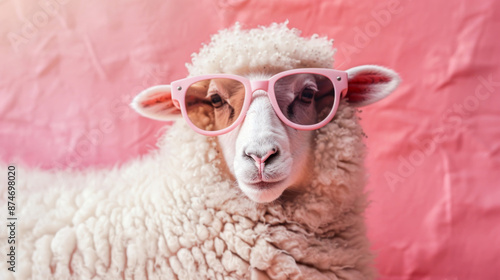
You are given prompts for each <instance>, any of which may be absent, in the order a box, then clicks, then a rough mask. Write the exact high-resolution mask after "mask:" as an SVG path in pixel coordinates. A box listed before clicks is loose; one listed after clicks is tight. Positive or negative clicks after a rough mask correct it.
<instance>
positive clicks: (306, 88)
mask: <svg viewBox="0 0 500 280" xmlns="http://www.w3.org/2000/svg"><path fill="white" fill-rule="evenodd" d="M274 92H275V95H276V100H277V102H278V105H279V107H280V110H281V112H282V113H283V115H285V117H286V118H287V119H288V120H290V121H291V122H293V123H295V124H299V125H314V124H317V123H320V122H321V121H323V120H324V119H325V118H326V117H327V116H328V114H329V113H330V112H331V111H332V110H333V106H334V101H335V89H334V87H333V84H332V81H331V80H330V79H329V78H327V77H325V76H323V75H319V74H307V73H300V74H292V75H288V76H285V77H282V78H280V79H278V80H277V81H276V83H275V84H274Z"/></svg>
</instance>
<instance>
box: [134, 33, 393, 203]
mask: <svg viewBox="0 0 500 280" xmlns="http://www.w3.org/2000/svg"><path fill="white" fill-rule="evenodd" d="M333 54H334V50H333V49H332V41H331V40H327V39H326V38H319V37H317V36H313V37H311V38H303V37H300V36H299V32H298V31H297V30H295V29H289V28H288V27H287V26H286V23H285V24H273V25H271V26H270V27H267V28H259V29H251V30H241V29H240V28H239V26H238V25H237V26H235V27H234V28H232V29H228V30H223V31H221V32H219V34H217V35H215V36H213V37H212V42H211V43H210V44H209V45H206V46H204V47H203V48H202V49H201V51H200V53H199V54H195V55H193V61H192V64H190V65H188V69H189V71H190V76H192V77H194V76H198V75H207V74H218V73H223V74H236V75H240V76H242V77H244V78H243V79H245V78H246V80H247V81H248V83H247V85H246V86H244V85H243V83H239V82H237V81H236V82H235V81H234V80H226V79H224V78H219V79H210V80H208V79H207V80H203V81H199V82H196V84H192V85H188V87H189V89H187V90H186V92H185V100H183V102H184V104H186V106H185V108H186V110H185V112H184V115H185V118H187V119H189V120H190V122H191V123H192V124H193V126H194V127H195V128H196V127H197V128H199V129H204V130H219V129H221V128H226V127H228V126H229V125H231V124H233V123H234V128H233V129H232V130H230V131H228V132H227V133H224V134H222V135H218V136H217V137H218V141H219V144H220V147H221V150H222V153H223V155H224V159H225V162H226V164H227V166H228V168H229V170H230V171H231V173H232V175H233V176H234V177H235V179H236V181H237V183H238V186H239V188H240V189H241V190H242V191H243V193H245V194H246V195H247V196H248V197H249V198H250V199H252V200H254V201H256V202H271V201H274V200H275V199H277V198H278V197H280V196H281V195H282V193H283V192H284V191H285V190H286V189H292V188H295V189H300V186H302V185H304V183H305V182H306V181H307V180H310V177H309V176H311V175H312V172H311V171H310V168H308V167H310V166H312V163H313V158H312V156H311V155H312V149H314V141H313V137H314V131H312V130H300V129H297V128H296V127H295V128H294V127H292V126H290V125H287V124H285V123H284V121H283V118H286V119H288V120H289V121H291V122H293V123H297V124H303V125H309V124H314V123H318V122H320V121H321V120H323V119H325V116H326V115H327V114H328V110H326V111H327V112H326V114H325V112H324V111H325V110H324V109H325V108H328V109H329V108H331V107H332V104H333V99H332V98H329V97H325V96H326V95H325V94H324V92H325V90H324V88H325V87H326V88H328V86H325V81H324V80H322V76H321V75H316V74H311V73H302V74H299V73H298V74H294V75H290V76H283V77H282V78H280V79H278V80H276V81H275V83H274V87H273V89H274V93H275V94H274V96H275V101H276V102H273V99H272V98H271V97H270V95H269V93H268V92H266V89H267V88H268V87H267V85H268V79H269V78H270V77H272V76H273V75H276V74H277V73H280V72H282V71H285V70H290V69H296V68H329V67H331V65H332V64H333ZM346 77H347V79H348V89H347V92H342V93H335V94H338V95H340V94H342V96H343V97H342V98H345V99H346V100H347V104H348V105H347V106H364V105H368V104H371V103H373V102H375V101H378V100H380V99H382V98H384V97H385V96H387V95H388V94H389V93H391V92H392V91H393V90H394V89H395V88H396V87H397V85H398V83H399V77H398V75H397V74H396V73H394V72H393V71H391V70H389V69H386V68H383V67H380V66H372V65H369V66H360V67H355V68H352V69H349V70H347V76H346ZM339 79H340V77H339ZM181 88H182V86H180V85H179V86H176V87H175V88H174V90H177V89H178V90H180V89H181ZM245 88H247V91H248V92H246V95H248V97H247V98H248V100H249V101H248V102H244V99H245ZM229 89H230V90H229ZM171 91H172V90H171V87H170V86H167V85H165V86H156V87H153V88H150V89H147V90H145V91H143V92H142V93H140V94H139V95H138V96H137V97H136V98H135V99H134V101H133V102H132V106H133V107H134V108H135V109H136V110H137V111H138V112H139V113H140V114H142V115H144V116H146V117H149V118H153V119H158V120H173V119H178V118H179V116H180V115H181V111H180V110H179V107H181V106H179V101H178V100H175V99H172V92H171ZM183 98H184V97H183ZM273 103H274V105H273ZM192 104H195V105H192ZM342 106H344V105H342ZM277 111H280V112H281V118H280V117H279V115H280V114H278V112H277ZM241 112H243V113H241ZM200 113H202V114H203V117H200V115H199V114H200ZM240 115H242V117H241V119H239V121H237V120H238V116H240ZM207 120H209V121H208V126H207V127H205V126H206V125H207Z"/></svg>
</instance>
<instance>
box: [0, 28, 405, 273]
mask: <svg viewBox="0 0 500 280" xmlns="http://www.w3.org/2000/svg"><path fill="white" fill-rule="evenodd" d="M299 33H300V32H299V31H298V30H296V29H289V28H288V27H287V24H286V23H284V24H273V25H271V26H269V27H262V28H257V29H251V30H242V29H241V28H240V26H239V25H236V26H235V27H233V28H231V29H228V30H223V31H220V32H219V33H218V34H217V35H215V36H213V37H212V41H211V42H210V44H208V45H206V46H204V47H203V48H202V49H201V50H200V52H199V53H198V54H195V55H194V56H193V60H192V63H191V64H189V65H187V66H188V70H189V73H190V77H194V76H197V75H202V74H214V73H226V74H229V73H230V74H237V75H241V76H244V77H246V78H249V79H250V81H252V82H254V81H260V82H255V83H254V85H257V84H262V83H263V82H261V81H263V80H266V79H268V78H269V77H270V76H272V75H274V74H276V73H279V72H281V71H284V70H290V69H296V68H311V67H316V68H330V67H331V66H332V65H333V54H334V51H333V49H332V41H331V40H328V39H326V38H320V37H318V36H312V37H311V38H303V37H300V36H299ZM347 73H348V80H349V88H348V91H347V93H346V95H345V96H344V97H343V98H342V99H341V100H340V104H338V109H337V112H336V114H335V117H334V118H333V120H332V121H330V122H329V123H328V124H326V125H325V126H323V127H322V128H320V129H317V130H298V129H294V128H291V127H290V126H288V125H285V124H284V123H283V122H282V120H281V119H280V118H278V116H277V113H276V112H275V108H273V106H272V105H271V102H270V99H269V96H268V95H267V94H266V92H265V91H263V90H256V91H255V92H253V93H251V94H252V95H251V104H249V107H248V111H247V113H246V115H245V116H244V120H243V121H242V123H241V124H239V125H238V126H237V127H236V128H235V129H233V130H232V131H230V132H228V133H226V134H223V135H220V136H218V137H207V136H204V135H201V134H198V133H196V132H194V131H193V130H192V129H190V128H189V127H188V126H187V125H186V123H185V122H184V121H177V122H176V123H175V124H174V125H173V126H172V127H171V128H170V129H169V130H168V132H167V133H166V134H165V135H164V136H163V137H162V138H161V139H160V141H159V144H158V146H159V149H158V150H157V151H154V152H152V153H150V154H148V155H146V156H143V157H142V158H139V159H135V160H132V161H131V162H129V163H127V164H124V165H123V166H121V167H118V168H114V169H111V170H87V171H84V172H77V171H55V172H48V171H39V170H27V169H22V168H20V167H19V169H20V170H19V174H22V176H19V182H18V183H17V190H18V193H19V195H18V196H17V204H18V205H19V210H18V213H17V215H18V217H19V218H18V221H16V222H17V224H16V230H17V243H16V244H15V246H16V256H17V262H16V263H15V271H16V272H11V271H9V270H8V269H7V268H8V267H11V266H12V264H9V263H8V262H7V261H8V259H4V261H2V262H1V264H0V278H1V279H372V278H373V277H374V269H373V267H372V254H371V253H370V250H369V243H368V240H367V238H366V236H365V225H364V218H363V213H364V209H365V207H366V204H367V200H366V197H365V194H364V185H365V176H366V175H365V171H364V168H363V158H364V150H365V148H364V144H363V141H362V140H363V135H364V134H363V132H362V129H361V128H360V126H359V124H358V117H357V115H356V111H357V109H356V107H357V106H361V105H367V104H370V103H373V102H375V101H377V100H379V99H382V98H384V97H385V96H387V95H388V94H389V93H390V92H392V91H393V90H394V89H395V88H396V87H397V84H398V82H399V77H398V76H397V74H395V73H394V72H393V71H391V70H388V69H386V68H383V67H379V66H362V67H356V68H353V69H350V70H348V71H347ZM345 77H347V76H345ZM340 79H341V78H340ZM318 83H319V82H318V81H317V80H315V79H313V78H312V77H311V76H310V75H307V74H306V75H301V76H295V77H294V78H293V79H291V80H290V81H287V82H285V83H283V85H277V86H276V88H275V92H276V95H278V94H279V95H280V96H281V97H277V98H282V99H283V100H285V101H283V102H282V104H284V103H286V102H288V103H287V105H286V106H288V107H290V106H292V105H290V104H291V102H292V100H293V99H294V98H298V97H296V96H295V97H294V96H288V97H284V96H285V95H286V94H287V92H288V94H290V92H297V91H296V90H295V91H294V88H298V87H304V88H305V86H304V85H306V84H307V85H310V86H309V87H308V90H313V91H314V86H317V85H318ZM206 86H207V88H211V89H214V88H216V89H217V90H219V91H214V92H219V93H220V88H218V87H220V84H219V86H218V85H217V84H216V83H212V84H211V85H210V84H208V85H206ZM314 92H315V94H319V93H318V90H316V91H314ZM206 93H207V92H206V91H205V92H204V94H206ZM171 94H172V93H171V88H170V87H169V86H158V87H154V88H152V89H148V90H145V91H144V92H142V93H141V94H140V95H138V96H137V97H136V98H135V99H134V102H133V107H134V108H135V109H136V110H137V111H138V112H139V113H141V114H143V115H145V116H148V117H151V118H155V119H160V120H170V119H178V118H179V116H180V112H179V110H178V109H177V108H176V106H175V105H178V104H175V102H176V101H175V100H172V95H171ZM196 94H197V93H193V98H199V96H196ZM221 94H222V93H221ZM301 94H302V96H301V97H300V98H303V99H305V100H306V103H312V102H313V101H311V94H312V93H311V92H305V93H301ZM337 94H339V93H337ZM202 98H205V99H203V100H205V101H206V100H207V99H206V96H202ZM210 98H211V99H210V100H209V101H207V102H211V104H212V105H213V104H216V105H215V106H216V107H217V106H222V105H220V104H222V103H220V102H233V103H231V106H233V104H234V101H228V100H225V99H223V98H219V97H217V96H215V97H214V95H213V94H212V95H211V96H210ZM241 98H243V97H241ZM241 98H240V99H241ZM192 100H195V99H192ZM287 100H288V101H287ZM205 101H203V102H205ZM186 102H188V101H186ZM203 102H198V103H196V104H198V105H200V108H201V107H203V106H205V105H204V104H205V103H206V102H205V103H203ZM314 102H317V103H319V101H314ZM217 104H218V105H217ZM288 107H287V108H288ZM316 109H317V107H316ZM292 110H293V108H292ZM304 110H310V111H309V112H310V114H314V116H315V117H314V118H319V115H321V113H320V112H318V111H319V110H312V109H310V108H309V109H304ZM297 111H299V110H298V109H297ZM238 113H239V112H238V110H235V112H233V114H236V115H238ZM223 114H224V112H222V113H220V115H219V121H220V119H221V117H220V116H221V115H223ZM297 114H300V112H298V113H297ZM310 114H308V116H309V115H310ZM293 115H294V114H293ZM226 116H227V113H226ZM294 116H295V115H294ZM304 118H311V117H310V116H309V117H307V116H305V117H304ZM226 120H227V117H226ZM215 126H216V128H217V126H225V124H221V123H219V124H217V125H215ZM216 128H215V129H216ZM3 170H5V169H3ZM3 202H5V197H2V204H3ZM0 212H1V213H2V215H4V216H2V220H4V221H5V220H6V217H5V211H0ZM0 246H1V250H0V251H1V252H2V254H3V256H4V258H5V253H4V252H7V251H8V249H9V247H8V244H7V240H6V238H5V235H4V234H2V236H1V240H0Z"/></svg>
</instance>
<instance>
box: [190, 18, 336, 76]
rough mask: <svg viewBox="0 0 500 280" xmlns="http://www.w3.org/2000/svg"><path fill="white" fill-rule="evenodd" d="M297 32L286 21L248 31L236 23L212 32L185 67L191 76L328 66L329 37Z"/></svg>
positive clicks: (332, 53)
mask: <svg viewBox="0 0 500 280" xmlns="http://www.w3.org/2000/svg"><path fill="white" fill-rule="evenodd" d="M300 33H301V32H300V31H299V30H298V29H295V28H292V29H290V28H288V27H287V22H284V23H273V24H271V25H270V26H269V27H260V28H255V29H249V30H242V29H241V26H240V24H236V25H235V26H234V27H233V28H231V29H224V30H221V31H219V33H218V34H215V35H213V36H212V38H211V42H210V43H209V44H208V45H204V46H203V48H202V49H201V50H200V51H199V53H197V54H196V53H195V54H193V55H192V62H191V63H190V64H189V63H188V64H186V67H187V68H188V70H189V74H190V75H191V76H196V75H203V74H214V73H232V74H243V73H250V72H252V71H255V70H259V71H266V70H267V71H269V72H271V73H272V72H274V70H275V69H280V70H281V71H282V70H289V69H294V68H302V67H304V68H305V67H324V68H331V67H332V65H333V61H334V60H333V55H334V54H335V50H334V49H333V48H332V45H333V40H331V39H328V38H326V37H320V36H318V35H313V36H311V37H310V38H305V37H300ZM266 67H267V68H268V69H266Z"/></svg>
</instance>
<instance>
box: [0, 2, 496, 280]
mask: <svg viewBox="0 0 500 280" xmlns="http://www.w3.org/2000/svg"><path fill="white" fill-rule="evenodd" d="M373 2H374V1H347V0H338V1H331V0H323V1H303V0H294V1H278V0H266V1H257V0H213V1H208V0H207V1H198V0H196V1H195V0H170V1H160V0H150V1H142V0H126V1H96V0H85V1H84V0H40V1H35V0H29V1H28V0H26V1H16V0H0V20H1V24H0V31H1V32H0V34H1V37H0V97H1V99H0V161H2V162H5V163H15V164H18V165H19V164H24V165H29V166H38V167H41V168H44V169H54V168H55V169H62V168H77V169H85V168H88V167H93V168H96V167H97V168H101V167H110V166H113V165H116V164H120V163H123V162H125V161H127V160H130V159H132V158H135V157H138V156H140V155H142V154H145V153H147V152H148V151H149V150H152V149H155V142H156V139H157V136H158V135H159V132H160V131H161V128H162V127H163V126H165V123H160V122H157V121H152V120H148V119H145V118H142V117H139V116H138V115H137V114H136V113H134V112H133V111H132V110H131V109H130V108H129V107H128V103H129V102H130V101H131V99H132V97H133V96H135V95H136V94H137V93H139V92H140V91H141V90H142V89H144V88H146V87H149V86H152V85H156V84H165V83H169V82H170V81H172V80H175V79H179V78H183V77H185V76H186V75H187V71H186V69H185V66H184V64H185V63H186V62H188V61H190V59H191V57H190V54H191V53H193V52H196V51H198V49H199V48H200V46H201V44H202V43H207V42H208V40H209V36H210V34H213V33H215V32H216V31H217V30H219V29H221V28H225V27H229V26H232V25H233V24H234V23H235V22H236V21H239V22H240V23H242V25H243V26H244V27H247V28H250V27H256V26H258V25H268V24H270V23H271V22H284V21H285V20H289V26H290V27H295V28H298V29H300V30H302V31H303V33H302V34H303V35H304V36H310V35H312V34H315V33H317V34H319V35H321V36H328V37H330V38H334V39H335V44H334V45H335V46H336V48H337V49H338V51H337V54H336V62H335V65H334V67H335V68H337V69H341V70H345V69H348V68H350V67H353V66H356V65H361V64H379V65H384V66H387V67H390V68H392V69H395V70H396V71H397V72H399V73H400V75H401V77H402V79H403V83H402V84H401V86H400V88H399V89H398V90H397V91H396V92H395V93H393V95H392V96H390V97H388V98H387V99H385V100H383V101H381V102H379V103H377V104H375V105H372V106H369V107H367V108H363V112H362V113H361V117H362V123H363V125H364V128H365V131H366V134H367V135H368V138H367V139H366V143H367V145H368V147H369V154H368V158H367V167H368V169H369V172H370V179H369V185H368V191H369V192H370V196H371V201H372V202H371V205H370V207H369V210H368V212H367V215H366V217H367V222H368V226H369V236H370V238H371V240H372V241H373V249H374V250H375V251H376V253H377V255H378V257H377V262H376V266H377V268H378V270H379V271H380V279H391V280H393V279H412V280H417V279H419V280H420V279H432V280H438V279H439V280H444V279H447V280H452V279H453V280H458V279H474V280H475V279H500V278H499V277H500V270H499V269H498V267H500V219H499V217H500V186H499V184H500V71H499V64H500V48H499V39H498V38H499V34H500V2H499V1H494V0H484V1H411V0H383V1H377V3H376V4H374V3H373ZM3 173H6V170H4V171H2V176H5V174H3ZM18 176H27V175H26V174H19V175H18ZM2 178H4V177H2ZM2 185H3V183H2ZM2 190H5V189H2ZM2 192H4V191H2ZM5 192H6V191H5ZM18 195H22V194H18ZM2 196H5V194H4V193H2ZM1 208H2V210H1V211H4V210H5V211H6V209H4V208H6V207H4V206H2V207H1ZM1 234H6V233H5V227H3V229H2V230H1ZM2 255H4V257H3V258H5V254H3V253H2ZM3 258H2V259H3Z"/></svg>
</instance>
